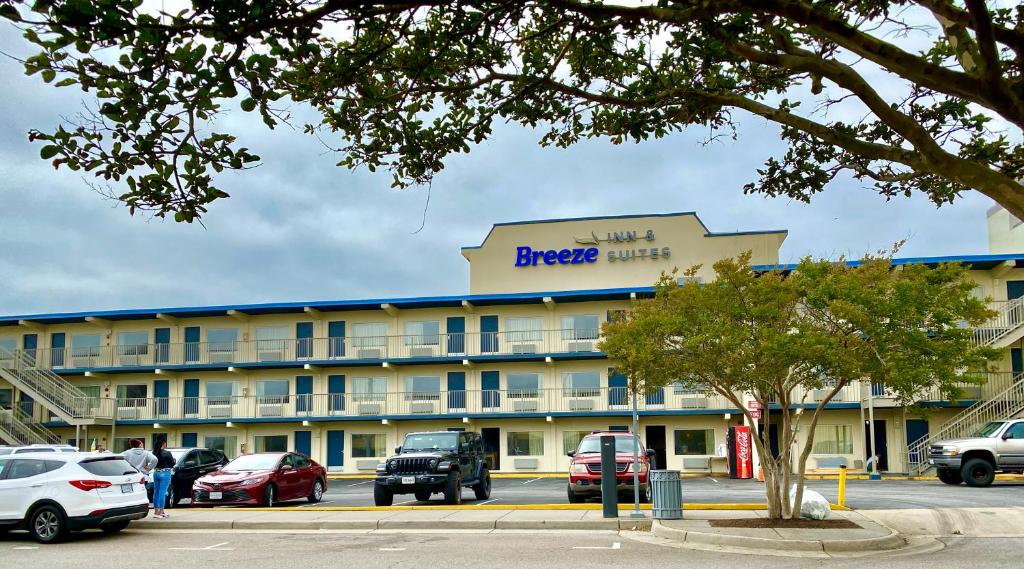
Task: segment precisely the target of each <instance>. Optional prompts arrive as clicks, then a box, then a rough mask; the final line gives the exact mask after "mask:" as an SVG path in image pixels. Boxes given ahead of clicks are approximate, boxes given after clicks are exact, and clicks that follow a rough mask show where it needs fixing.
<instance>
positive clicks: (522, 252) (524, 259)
mask: <svg viewBox="0 0 1024 569" xmlns="http://www.w3.org/2000/svg"><path fill="white" fill-rule="evenodd" d="M530 251H531V249H530V248H529V247H516V266H517V267H525V266H527V265H529V264H530Z"/></svg>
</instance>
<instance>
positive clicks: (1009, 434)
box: [1003, 431, 1013, 441]
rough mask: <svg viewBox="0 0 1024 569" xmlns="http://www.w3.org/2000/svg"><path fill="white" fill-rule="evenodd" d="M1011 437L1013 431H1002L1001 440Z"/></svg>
mask: <svg viewBox="0 0 1024 569" xmlns="http://www.w3.org/2000/svg"><path fill="white" fill-rule="evenodd" d="M1012 438H1013V433H1011V432H1009V431H1007V432H1005V433H1003V440H1004V441H1005V440H1008V439H1012Z"/></svg>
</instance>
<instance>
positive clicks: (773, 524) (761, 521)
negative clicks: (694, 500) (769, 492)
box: [708, 518, 860, 529]
mask: <svg viewBox="0 0 1024 569" xmlns="http://www.w3.org/2000/svg"><path fill="white" fill-rule="evenodd" d="M708 523H709V524H711V527H713V528H802V529H860V526H859V525H857V524H855V523H853V522H851V521H850V520H847V519H844V518H835V519H831V520H807V519H802V518H801V519H799V520H770V519H768V518H740V519H729V520H708Z"/></svg>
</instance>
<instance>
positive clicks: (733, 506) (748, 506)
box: [197, 502, 853, 512]
mask: <svg viewBox="0 0 1024 569" xmlns="http://www.w3.org/2000/svg"><path fill="white" fill-rule="evenodd" d="M618 506H619V510H632V509H633V504H629V503H625V502H624V503H621V504H619V505H618ZM830 506H831V508H832V511H833V512H850V511H853V510H852V509H851V508H849V507H846V506H839V505H837V504H830ZM601 509H603V506H602V505H601V504H599V503H594V504H461V505H458V506H455V505H448V504H444V505H441V504H438V505H420V506H313V507H310V506H283V507H282V506H279V507H275V508H262V507H255V508H244V509H243V508H230V509H225V510H222V511H244V512H401V511H428V512H429V511H431V510H591V511H598V510H601ZM640 509H641V510H644V511H650V510H651V504H640ZM767 509H768V506H767V505H766V504H756V503H717V504H711V503H708V504H703V503H693V504H683V510H737V511H739V510H746V511H759V510H767ZM197 511H198V510H197ZM212 511H217V510H212Z"/></svg>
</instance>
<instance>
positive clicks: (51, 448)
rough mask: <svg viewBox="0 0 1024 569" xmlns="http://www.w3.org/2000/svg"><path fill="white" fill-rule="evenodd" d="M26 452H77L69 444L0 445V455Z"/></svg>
mask: <svg viewBox="0 0 1024 569" xmlns="http://www.w3.org/2000/svg"><path fill="white" fill-rule="evenodd" d="M26 452H79V451H78V449H77V448H75V447H73V446H71V445H28V446H21V447H0V456H6V455H9V454H22V453H26Z"/></svg>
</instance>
